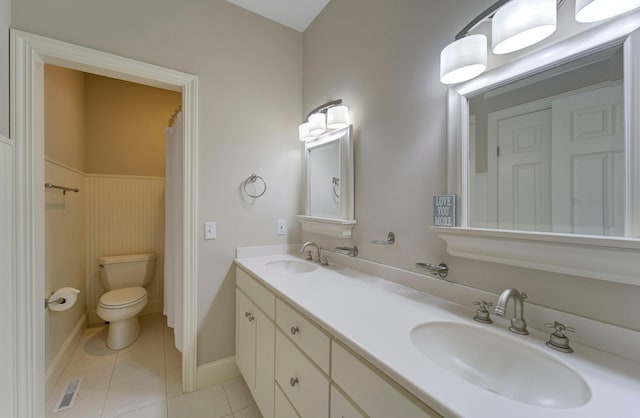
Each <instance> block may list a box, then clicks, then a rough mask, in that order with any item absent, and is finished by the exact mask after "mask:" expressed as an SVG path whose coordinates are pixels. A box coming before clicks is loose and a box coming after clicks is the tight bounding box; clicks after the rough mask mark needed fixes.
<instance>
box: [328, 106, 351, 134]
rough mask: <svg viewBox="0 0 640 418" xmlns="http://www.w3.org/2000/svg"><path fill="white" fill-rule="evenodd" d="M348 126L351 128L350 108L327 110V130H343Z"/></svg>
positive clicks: (331, 108) (341, 107) (340, 107)
mask: <svg viewBox="0 0 640 418" xmlns="http://www.w3.org/2000/svg"><path fill="white" fill-rule="evenodd" d="M347 126H349V108H348V107H347V106H344V105H340V106H333V107H330V108H329V109H328V110H327V128H329V129H342V128H346V127H347Z"/></svg>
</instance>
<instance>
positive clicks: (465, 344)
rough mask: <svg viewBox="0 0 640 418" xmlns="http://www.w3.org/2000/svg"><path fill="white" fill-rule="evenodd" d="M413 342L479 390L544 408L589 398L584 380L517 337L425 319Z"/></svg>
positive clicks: (571, 405)
mask: <svg viewBox="0 0 640 418" xmlns="http://www.w3.org/2000/svg"><path fill="white" fill-rule="evenodd" d="M411 341H412V342H413V344H414V345H415V346H416V347H417V348H418V349H419V350H420V351H421V352H422V353H423V354H424V355H425V356H426V357H428V358H429V359H431V360H432V361H433V362H434V363H435V364H437V365H438V366H440V367H442V368H444V369H446V370H447V371H449V372H451V373H453V374H455V375H456V376H458V377H460V378H462V379H464V380H466V381H467V382H469V383H472V384H474V385H476V386H478V387H480V388H482V389H485V390H488V391H490V392H493V393H495V394H497V395H500V396H504V397H507V398H509V399H512V400H515V401H519V402H523V403H527V404H531V405H537V406H542V407H547V408H565V409H566V408H577V407H579V406H582V405H584V404H586V403H587V402H588V401H589V399H591V390H590V389H589V385H588V384H587V382H586V381H585V380H584V379H583V378H582V377H581V376H580V375H579V374H578V373H577V372H575V371H574V370H573V369H571V368H569V367H568V366H567V365H565V364H564V363H562V362H560V361H558V360H556V359H555V358H554V357H553V356H551V355H549V354H548V353H546V352H544V351H542V350H540V349H537V348H536V347H533V346H530V345H529V344H526V343H524V342H521V341H518V340H517V339H516V338H510V337H509V336H507V335H503V334H500V333H497V332H495V331H492V330H489V329H484V328H481V327H478V326H473V325H467V324H464V323H457V322H429V323H426V324H422V325H419V326H417V327H416V328H414V329H413V330H412V331H411Z"/></svg>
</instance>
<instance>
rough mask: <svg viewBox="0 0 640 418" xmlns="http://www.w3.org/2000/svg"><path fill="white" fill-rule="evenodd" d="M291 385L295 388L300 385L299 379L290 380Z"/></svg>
mask: <svg viewBox="0 0 640 418" xmlns="http://www.w3.org/2000/svg"><path fill="white" fill-rule="evenodd" d="M289 384H290V385H291V387H294V386H295V385H297V384H298V378H297V377H292V378H291V379H289Z"/></svg>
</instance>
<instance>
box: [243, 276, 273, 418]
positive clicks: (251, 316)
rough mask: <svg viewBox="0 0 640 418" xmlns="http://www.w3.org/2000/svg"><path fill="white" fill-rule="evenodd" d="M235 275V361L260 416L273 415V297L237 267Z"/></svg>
mask: <svg viewBox="0 0 640 418" xmlns="http://www.w3.org/2000/svg"><path fill="white" fill-rule="evenodd" d="M236 278H237V281H236V283H237V285H238V287H237V288H236V363H237V365H238V369H239V370H240V373H242V376H243V377H244V380H245V382H246V383H247V386H248V387H249V390H250V391H251V394H252V395H253V398H254V400H255V401H256V405H257V406H258V408H259V409H260V411H261V412H262V415H263V416H264V417H265V418H273V417H274V373H275V351H274V350H275V324H274V322H273V316H274V313H275V296H274V295H273V294H272V293H271V292H269V291H268V290H267V289H266V288H264V287H263V286H262V285H260V284H259V283H258V282H256V281H255V280H254V279H252V278H250V277H249V276H248V275H247V274H246V273H244V272H242V271H241V270H238V271H237V275H236Z"/></svg>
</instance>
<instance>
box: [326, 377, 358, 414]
mask: <svg viewBox="0 0 640 418" xmlns="http://www.w3.org/2000/svg"><path fill="white" fill-rule="evenodd" d="M331 418H364V415H362V414H361V413H360V412H359V411H358V410H357V409H356V407H355V406H353V405H352V404H351V402H349V401H348V400H347V398H345V397H344V395H343V394H342V393H340V391H339V390H338V389H336V387H335V386H333V385H331Z"/></svg>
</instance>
